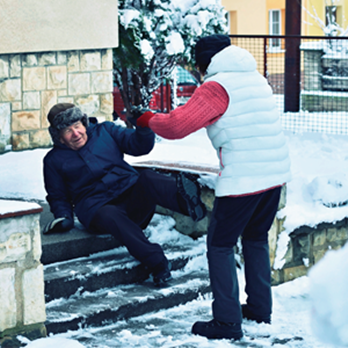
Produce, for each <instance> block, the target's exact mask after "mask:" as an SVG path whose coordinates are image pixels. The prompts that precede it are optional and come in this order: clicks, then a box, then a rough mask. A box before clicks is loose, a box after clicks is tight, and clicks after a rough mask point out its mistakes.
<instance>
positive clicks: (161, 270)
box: [152, 259, 172, 286]
mask: <svg viewBox="0 0 348 348" xmlns="http://www.w3.org/2000/svg"><path fill="white" fill-rule="evenodd" d="M171 268H172V264H171V263H170V262H168V260H167V259H165V261H162V262H161V263H160V264H159V265H157V266H156V267H155V268H154V269H153V271H152V277H153V282H154V284H155V285H156V286H162V285H164V284H165V283H167V282H168V281H169V280H171V279H172V275H171V273H170V270H171Z"/></svg>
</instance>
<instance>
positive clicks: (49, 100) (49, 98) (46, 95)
mask: <svg viewBox="0 0 348 348" xmlns="http://www.w3.org/2000/svg"><path fill="white" fill-rule="evenodd" d="M55 104H57V91H43V92H41V128H48V126H49V123H48V121H47V115H48V112H49V111H50V109H51V107H52V106H53V105H55Z"/></svg>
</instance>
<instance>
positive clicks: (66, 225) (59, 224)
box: [42, 217, 74, 234]
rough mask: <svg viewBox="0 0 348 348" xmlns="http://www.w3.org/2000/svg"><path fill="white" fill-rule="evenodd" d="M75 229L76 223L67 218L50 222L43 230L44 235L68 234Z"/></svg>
mask: <svg viewBox="0 0 348 348" xmlns="http://www.w3.org/2000/svg"><path fill="white" fill-rule="evenodd" d="M73 227H74V221H73V220H72V219H70V218H67V217H61V218H57V219H54V220H52V221H50V222H49V223H48V224H46V226H45V227H44V228H43V230H42V232H43V234H48V233H56V232H67V231H69V230H71V229H72V228H73Z"/></svg>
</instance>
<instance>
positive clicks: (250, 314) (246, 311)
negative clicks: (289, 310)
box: [242, 304, 271, 324]
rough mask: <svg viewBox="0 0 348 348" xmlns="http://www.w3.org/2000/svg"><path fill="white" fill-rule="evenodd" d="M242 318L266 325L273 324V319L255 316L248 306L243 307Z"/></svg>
mask: <svg viewBox="0 0 348 348" xmlns="http://www.w3.org/2000/svg"><path fill="white" fill-rule="evenodd" d="M242 316H243V318H244V319H248V320H253V321H256V322H257V323H259V324H260V323H265V324H270V323H271V317H270V316H269V317H260V316H257V315H255V314H254V313H253V312H252V311H251V310H250V309H249V307H248V305H247V304H243V305H242Z"/></svg>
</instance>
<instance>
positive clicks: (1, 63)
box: [0, 55, 10, 80]
mask: <svg viewBox="0 0 348 348" xmlns="http://www.w3.org/2000/svg"><path fill="white" fill-rule="evenodd" d="M9 77H10V70H9V61H8V56H7V55H0V80H2V79H8V78H9Z"/></svg>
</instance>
